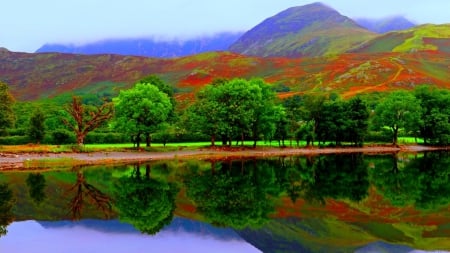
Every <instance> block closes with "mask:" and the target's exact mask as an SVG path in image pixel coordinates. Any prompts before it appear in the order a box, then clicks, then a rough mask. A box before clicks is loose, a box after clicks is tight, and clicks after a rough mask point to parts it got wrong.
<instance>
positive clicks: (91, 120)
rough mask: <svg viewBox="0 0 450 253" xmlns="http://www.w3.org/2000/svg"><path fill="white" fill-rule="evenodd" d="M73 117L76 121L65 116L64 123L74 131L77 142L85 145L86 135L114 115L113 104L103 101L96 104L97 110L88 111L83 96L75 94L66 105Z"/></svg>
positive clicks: (65, 108)
mask: <svg viewBox="0 0 450 253" xmlns="http://www.w3.org/2000/svg"><path fill="white" fill-rule="evenodd" d="M64 110H66V111H67V112H68V113H69V114H70V115H71V116H72V118H73V120H74V122H72V121H69V120H68V119H66V118H63V119H62V121H63V123H64V125H66V126H68V127H69V128H70V129H72V131H74V133H75V135H76V138H77V144H78V145H83V142H84V138H85V137H86V135H87V134H88V133H89V132H91V131H93V130H94V129H96V128H97V127H99V126H100V125H101V124H102V123H103V122H105V121H107V120H108V119H110V118H111V117H112V116H113V105H112V104H111V103H103V104H102V105H100V106H96V107H95V110H92V111H89V112H88V111H87V110H86V107H85V105H83V104H82V103H81V98H80V97H76V96H73V97H72V102H71V103H70V104H67V105H66V106H65V107H64Z"/></svg>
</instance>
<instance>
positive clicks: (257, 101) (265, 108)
mask: <svg viewBox="0 0 450 253" xmlns="http://www.w3.org/2000/svg"><path fill="white" fill-rule="evenodd" d="M275 99H276V96H275V93H274V92H273V91H272V90H271V89H270V86H269V85H268V84H266V83H265V82H264V81H263V80H261V79H252V80H250V81H247V80H244V79H238V78H236V79H233V80H230V81H227V80H223V79H220V80H217V81H215V82H213V83H212V84H210V85H207V86H205V87H204V88H202V89H201V90H200V91H199V92H198V93H197V97H196V101H195V103H194V104H193V105H192V106H191V107H190V108H189V109H188V113H187V115H188V117H189V120H188V121H189V122H190V124H189V125H190V128H191V129H198V130H200V131H201V132H202V133H204V134H206V135H209V136H210V137H211V145H212V146H214V145H215V139H216V137H217V135H220V136H222V138H223V139H225V142H228V144H229V145H231V141H232V139H233V138H238V140H239V139H240V140H241V141H242V143H243V140H244V137H245V136H251V137H252V139H253V140H254V141H255V144H256V140H257V139H258V138H259V137H260V135H265V136H266V137H268V136H273V135H274V132H275V125H276V122H277V120H278V119H279V118H280V117H282V115H283V113H284V110H283V108H282V107H281V106H279V105H277V104H276V102H275Z"/></svg>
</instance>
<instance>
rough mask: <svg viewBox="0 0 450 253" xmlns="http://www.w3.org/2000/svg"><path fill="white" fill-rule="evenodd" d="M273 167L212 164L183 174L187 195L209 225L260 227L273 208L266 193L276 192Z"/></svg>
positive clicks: (243, 163)
mask: <svg viewBox="0 0 450 253" xmlns="http://www.w3.org/2000/svg"><path fill="white" fill-rule="evenodd" d="M217 165H220V166H217ZM217 167H219V168H217ZM274 169H275V168H274V167H273V166H271V165H270V164H269V163H262V164H257V163H256V161H250V162H247V163H245V162H244V161H240V162H232V161H229V162H222V163H212V170H211V171H204V172H199V171H192V173H191V174H189V175H186V177H185V183H186V188H187V189H186V191H187V195H188V197H189V198H191V200H192V201H194V202H195V203H196V205H197V210H198V211H199V212H201V213H202V214H203V215H204V216H205V217H206V218H207V219H208V220H209V221H210V222H211V223H212V224H215V225H219V226H230V227H233V228H236V229H243V228H246V227H260V226H262V225H263V224H264V223H266V222H267V221H268V219H269V218H268V215H269V214H270V213H271V212H273V211H274V203H273V201H272V199H271V198H270V195H271V194H272V195H278V193H279V189H277V186H276V177H275V173H274Z"/></svg>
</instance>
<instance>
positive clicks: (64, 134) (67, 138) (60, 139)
mask: <svg viewBox="0 0 450 253" xmlns="http://www.w3.org/2000/svg"><path fill="white" fill-rule="evenodd" d="M50 136H51V138H50V139H49V140H48V139H45V140H44V142H47V141H48V143H50V144H56V145H61V144H71V143H76V138H75V135H74V134H73V133H72V132H69V131H67V130H64V129H57V130H55V131H52V132H51V133H50Z"/></svg>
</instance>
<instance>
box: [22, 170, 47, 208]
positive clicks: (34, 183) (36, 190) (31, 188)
mask: <svg viewBox="0 0 450 253" xmlns="http://www.w3.org/2000/svg"><path fill="white" fill-rule="evenodd" d="M26 183H27V186H28V194H29V196H30V198H31V199H32V200H33V201H34V203H36V204H37V205H40V204H41V203H42V202H43V201H44V200H45V199H46V198H47V196H46V194H45V187H46V183H45V176H44V175H42V174H41V173H30V174H28V177H27V181H26Z"/></svg>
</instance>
